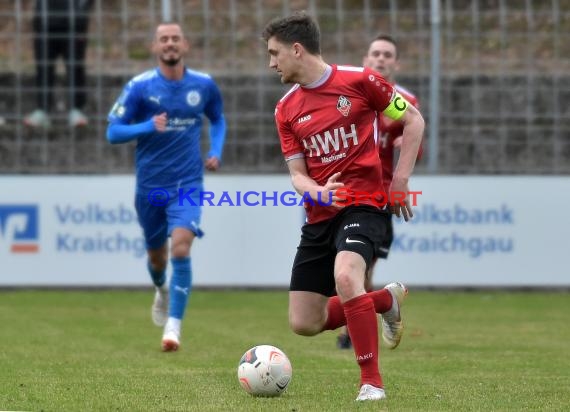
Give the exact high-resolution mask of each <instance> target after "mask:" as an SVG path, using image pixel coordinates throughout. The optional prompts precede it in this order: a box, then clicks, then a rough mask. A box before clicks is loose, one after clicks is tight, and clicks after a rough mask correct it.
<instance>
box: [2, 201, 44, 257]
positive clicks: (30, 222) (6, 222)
mask: <svg viewBox="0 0 570 412" xmlns="http://www.w3.org/2000/svg"><path fill="white" fill-rule="evenodd" d="M4 245H6V246H4ZM4 247H6V249H8V248H9V249H8V250H9V251H10V252H12V253H37V252H38V250H39V245H38V206H37V205H9V206H8V205H0V251H1V250H2V249H4Z"/></svg>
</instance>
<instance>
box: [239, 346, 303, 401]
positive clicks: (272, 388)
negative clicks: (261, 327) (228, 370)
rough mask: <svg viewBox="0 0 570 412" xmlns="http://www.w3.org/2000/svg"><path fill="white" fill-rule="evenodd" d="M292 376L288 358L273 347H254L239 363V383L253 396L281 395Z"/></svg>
mask: <svg viewBox="0 0 570 412" xmlns="http://www.w3.org/2000/svg"><path fill="white" fill-rule="evenodd" d="M292 375H293V369H292V368H291V362H290V361H289V358H287V355H285V353H283V351H282V350H281V349H279V348H276V347H275V346H271V345H258V346H254V347H253V348H251V349H249V350H248V351H247V352H246V353H244V354H243V356H242V357H241V359H240V361H239V366H238V379H239V383H240V385H241V386H242V388H243V389H245V391H246V392H247V393H249V394H251V395H253V396H279V395H281V394H282V393H283V392H285V389H287V385H289V382H291V377H292Z"/></svg>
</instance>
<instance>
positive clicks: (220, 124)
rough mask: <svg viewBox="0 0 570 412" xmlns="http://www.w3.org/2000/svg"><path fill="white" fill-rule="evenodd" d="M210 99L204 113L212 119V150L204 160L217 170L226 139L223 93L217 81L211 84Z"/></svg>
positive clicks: (207, 166)
mask: <svg viewBox="0 0 570 412" xmlns="http://www.w3.org/2000/svg"><path fill="white" fill-rule="evenodd" d="M209 90H210V99H209V101H208V105H207V106H206V108H205V110H204V113H205V114H206V117H207V118H208V120H209V121H210V129H209V135H210V151H209V152H208V155H207V157H206V161H205V162H204V166H205V167H206V169H208V170H212V171H213V170H217V169H218V168H219V167H220V164H221V162H222V153H223V150H224V143H225V141H226V129H227V126H226V119H225V117H224V109H223V100H222V94H221V93H220V90H219V89H218V86H217V85H216V83H215V82H214V81H213V80H211V83H210V85H209Z"/></svg>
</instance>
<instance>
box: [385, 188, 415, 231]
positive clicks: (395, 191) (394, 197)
mask: <svg viewBox="0 0 570 412" xmlns="http://www.w3.org/2000/svg"><path fill="white" fill-rule="evenodd" d="M390 202H391V203H390V211H391V212H392V213H393V214H395V215H396V216H398V217H402V216H403V217H404V220H405V221H406V222H407V221H408V220H410V219H411V218H412V217H414V213H413V212H412V206H411V205H410V190H409V188H408V181H407V180H401V179H397V178H394V180H392V185H391V186H390Z"/></svg>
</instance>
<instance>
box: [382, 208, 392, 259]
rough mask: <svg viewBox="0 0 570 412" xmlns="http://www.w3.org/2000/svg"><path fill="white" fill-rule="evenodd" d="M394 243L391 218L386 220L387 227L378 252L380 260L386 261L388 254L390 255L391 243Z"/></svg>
mask: <svg viewBox="0 0 570 412" xmlns="http://www.w3.org/2000/svg"><path fill="white" fill-rule="evenodd" d="M393 241H394V223H393V222H392V218H391V217H390V219H389V220H388V225H387V226H386V236H385V237H384V241H383V242H382V244H381V245H380V248H379V250H378V257H379V258H380V259H388V253H390V247H391V246H392V242H393Z"/></svg>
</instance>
